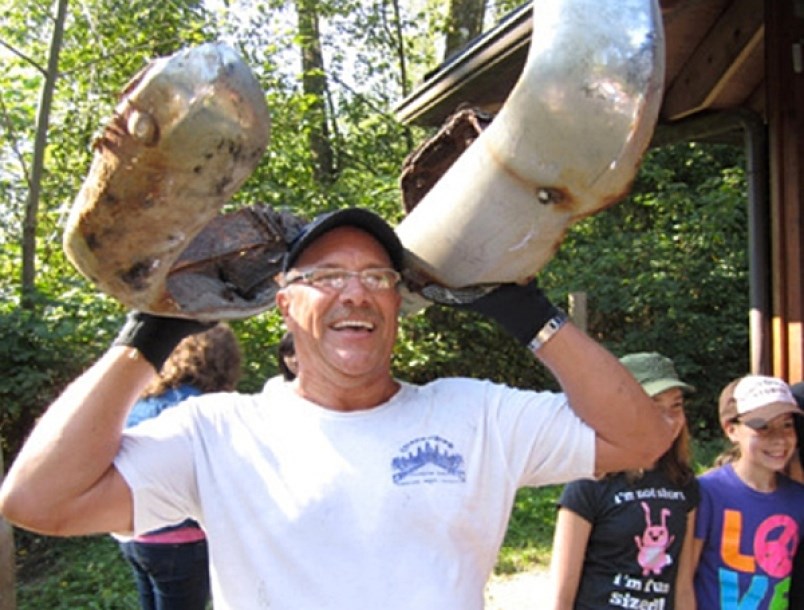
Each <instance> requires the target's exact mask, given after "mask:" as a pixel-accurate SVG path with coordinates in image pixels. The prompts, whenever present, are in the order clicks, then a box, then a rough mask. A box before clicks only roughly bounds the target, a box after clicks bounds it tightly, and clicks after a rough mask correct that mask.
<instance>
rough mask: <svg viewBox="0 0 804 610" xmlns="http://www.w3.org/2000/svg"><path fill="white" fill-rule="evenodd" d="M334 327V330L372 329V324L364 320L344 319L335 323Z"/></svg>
mask: <svg viewBox="0 0 804 610" xmlns="http://www.w3.org/2000/svg"><path fill="white" fill-rule="evenodd" d="M334 328H335V329H336V330H341V329H349V328H356V329H365V330H373V329H374V325H373V324H372V323H370V322H366V321H364V320H344V321H342V322H338V323H337V324H335V325H334Z"/></svg>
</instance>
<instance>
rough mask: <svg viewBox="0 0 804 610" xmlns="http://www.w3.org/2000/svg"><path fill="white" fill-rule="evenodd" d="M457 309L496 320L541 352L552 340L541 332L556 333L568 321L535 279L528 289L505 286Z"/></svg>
mask: <svg viewBox="0 0 804 610" xmlns="http://www.w3.org/2000/svg"><path fill="white" fill-rule="evenodd" d="M457 307H458V308H459V309H469V310H471V311H476V312H478V313H481V314H483V315H485V316H487V317H489V318H491V319H493V320H495V321H496V322H497V323H498V324H499V325H500V326H502V327H503V328H504V329H505V330H506V331H508V333H509V334H511V335H513V337H514V338H515V339H517V341H519V342H520V343H522V344H523V345H529V346H530V347H531V348H532V349H538V348H539V347H540V346H541V344H542V343H544V342H545V341H546V340H547V339H548V338H549V336H547V337H545V336H544V335H543V333H542V331H544V330H546V329H552V331H553V332H555V330H558V328H560V327H561V325H562V324H563V323H564V322H565V321H566V315H565V314H564V312H562V311H561V310H560V309H559V308H558V307H556V306H555V305H553V304H552V303H551V302H550V300H549V299H548V298H547V297H546V296H545V294H544V292H542V289H541V288H539V285H538V284H537V282H536V280H535V279H534V280H531V281H530V282H529V283H528V284H525V285H521V284H502V285H500V286H499V287H498V288H495V289H494V290H492V291H491V292H490V293H488V294H487V295H484V296H482V297H480V298H479V299H477V300H476V301H472V302H471V303H466V304H465V305H459V306H457ZM549 335H552V332H551V333H549ZM534 340H536V341H534Z"/></svg>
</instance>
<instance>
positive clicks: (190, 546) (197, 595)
mask: <svg viewBox="0 0 804 610" xmlns="http://www.w3.org/2000/svg"><path fill="white" fill-rule="evenodd" d="M120 549H121V551H122V552H123V557H125V558H126V559H127V560H128V562H129V563H130V564H131V566H132V568H133V569H134V577H135V579H136V582H137V591H138V593H139V596H140V606H141V607H142V609H143V610H204V608H205V607H206V604H207V601H208V600H209V559H208V556H207V542H206V540H199V541H198V542H187V543H183V544H149V543H144V542H123V543H121V544H120Z"/></svg>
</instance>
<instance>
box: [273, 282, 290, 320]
mask: <svg viewBox="0 0 804 610" xmlns="http://www.w3.org/2000/svg"><path fill="white" fill-rule="evenodd" d="M274 301H275V302H276V307H277V309H278V310H279V313H281V314H282V318H284V319H287V316H288V307H289V306H290V295H288V293H287V292H286V291H285V290H284V289H283V290H279V291H277V293H276V296H275V297H274Z"/></svg>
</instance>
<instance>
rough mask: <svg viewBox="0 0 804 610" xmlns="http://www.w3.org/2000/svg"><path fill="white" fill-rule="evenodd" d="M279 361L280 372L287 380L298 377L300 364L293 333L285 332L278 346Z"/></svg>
mask: <svg viewBox="0 0 804 610" xmlns="http://www.w3.org/2000/svg"><path fill="white" fill-rule="evenodd" d="M277 361H278V362H279V372H280V373H281V374H282V377H283V378H284V379H285V381H293V380H294V379H296V373H297V371H298V370H299V364H298V362H297V361H296V349H295V348H294V347H293V333H285V334H284V335H283V337H282V339H281V340H280V341H279V345H278V347H277Z"/></svg>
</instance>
